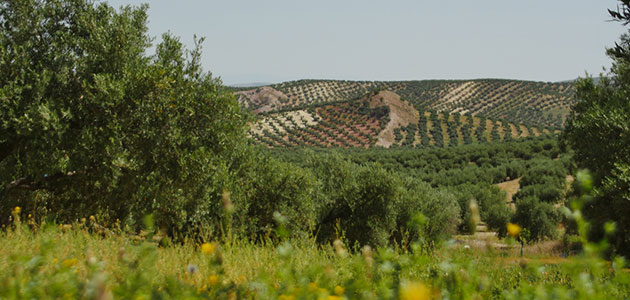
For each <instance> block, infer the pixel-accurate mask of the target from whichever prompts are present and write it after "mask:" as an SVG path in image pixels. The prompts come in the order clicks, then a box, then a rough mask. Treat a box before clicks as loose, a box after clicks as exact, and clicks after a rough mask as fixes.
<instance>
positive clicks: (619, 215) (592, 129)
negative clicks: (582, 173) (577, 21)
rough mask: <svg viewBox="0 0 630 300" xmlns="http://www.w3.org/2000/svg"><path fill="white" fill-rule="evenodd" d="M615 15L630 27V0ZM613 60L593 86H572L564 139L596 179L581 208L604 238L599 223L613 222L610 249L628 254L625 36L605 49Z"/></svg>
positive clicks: (629, 92) (629, 64)
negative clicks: (574, 97) (574, 98)
mask: <svg viewBox="0 0 630 300" xmlns="http://www.w3.org/2000/svg"><path fill="white" fill-rule="evenodd" d="M620 3H621V7H620V8H618V10H617V11H612V10H609V13H610V15H611V16H612V18H613V19H614V20H616V21H619V22H621V23H623V24H624V25H628V24H630V0H621V1H620ZM607 54H608V56H609V57H610V58H611V59H612V60H613V65H612V67H611V69H610V74H609V76H608V77H603V78H602V79H601V80H600V81H599V82H598V83H597V84H595V83H594V81H593V80H592V79H591V78H584V79H580V80H579V81H578V82H577V84H576V87H577V94H576V95H577V99H578V101H577V102H576V103H575V105H574V106H573V108H572V112H571V115H570V118H569V119H568V122H567V128H566V132H565V138H566V140H567V141H568V143H569V144H570V145H571V146H572V147H573V148H574V149H575V159H576V161H577V163H578V164H579V166H580V167H584V168H588V169H589V170H590V171H591V172H592V174H593V176H594V179H595V186H596V189H595V193H596V195H595V196H596V197H595V199H594V200H593V201H591V202H590V203H589V204H588V206H587V207H586V208H585V209H584V211H585V214H586V216H587V217H589V219H590V220H591V221H592V222H593V223H594V224H593V225H594V226H593V227H594V228H596V229H600V231H599V232H597V231H596V232H594V235H595V237H600V236H601V234H602V233H603V229H601V228H603V223H604V222H605V221H607V220H613V221H615V222H617V229H618V231H617V233H616V234H615V236H614V237H613V246H614V247H615V248H616V249H617V250H618V251H620V252H622V253H624V254H630V180H629V178H630V100H629V99H630V98H629V96H630V35H628V34H624V35H622V36H621V41H620V42H618V43H616V44H615V47H613V48H611V49H607Z"/></svg>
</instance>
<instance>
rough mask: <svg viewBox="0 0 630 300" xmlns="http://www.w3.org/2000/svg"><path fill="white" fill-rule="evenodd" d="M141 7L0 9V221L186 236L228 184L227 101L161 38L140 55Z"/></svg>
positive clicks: (237, 132) (174, 43)
mask: <svg viewBox="0 0 630 300" xmlns="http://www.w3.org/2000/svg"><path fill="white" fill-rule="evenodd" d="M146 9H147V7H146V6H141V7H139V8H132V7H123V8H121V10H119V11H116V10H114V9H113V8H112V7H110V6H108V5H107V4H104V3H101V4H94V3H93V2H92V1H86V0H66V1H35V0H29V1H2V2H1V3H0V28H1V30H0V70H1V71H0V119H1V120H2V122H1V123H0V149H2V150H0V197H1V199H2V201H0V208H1V209H0V211H2V213H1V214H2V221H3V222H6V220H7V219H8V218H7V217H8V216H7V213H6V212H7V211H8V210H10V208H11V207H14V206H16V205H19V206H22V207H24V208H28V209H29V211H31V212H33V213H34V214H35V215H36V216H38V217H47V218H52V219H56V220H58V221H70V220H76V219H78V218H80V217H85V216H87V215H91V214H94V215H98V214H101V215H103V217H104V218H106V219H109V220H110V221H112V222H113V220H115V219H117V218H118V219H120V220H123V221H126V222H127V223H130V224H133V223H134V222H136V221H137V220H138V219H139V218H141V217H142V216H143V215H145V214H148V213H151V212H154V213H155V214H156V219H157V220H159V222H160V223H162V224H161V225H162V226H164V227H166V228H168V229H169V230H177V231H180V230H181V231H188V230H192V229H193V228H195V227H196V226H197V225H199V224H201V223H203V222H206V220H207V219H208V218H212V217H213V216H215V215H216V211H217V210H218V208H220V203H221V201H220V193H221V190H222V189H223V188H225V187H227V188H230V187H231V186H230V185H231V184H232V183H231V182H235V181H236V178H237V176H235V174H236V173H237V172H238V171H239V166H240V164H241V163H240V162H241V160H242V159H243V156H244V145H245V144H246V143H247V140H246V138H245V135H244V126H245V124H246V120H247V118H246V117H245V116H244V115H243V114H242V113H241V112H240V108H239V107H238V104H237V102H236V100H235V99H234V97H233V96H232V95H231V93H230V92H229V91H227V90H225V89H224V88H222V87H221V85H220V82H219V81H218V80H216V79H213V78H212V77H211V76H210V74H206V73H203V72H202V70H201V67H200V49H199V47H197V48H196V49H193V50H190V51H187V50H185V49H184V48H183V47H182V44H181V43H180V42H179V41H178V39H177V38H174V37H172V36H170V35H167V34H166V35H164V36H162V42H161V43H159V44H157V45H156V47H155V49H156V53H155V55H151V56H147V55H146V54H145V52H146V51H147V49H148V47H149V45H150V43H149V42H150V38H149V36H148V35H147V28H146V22H147V15H146Z"/></svg>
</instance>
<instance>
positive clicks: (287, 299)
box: [278, 294, 295, 300]
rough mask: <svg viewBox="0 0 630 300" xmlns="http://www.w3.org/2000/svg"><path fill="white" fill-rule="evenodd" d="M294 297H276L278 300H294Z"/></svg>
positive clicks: (283, 295)
mask: <svg viewBox="0 0 630 300" xmlns="http://www.w3.org/2000/svg"><path fill="white" fill-rule="evenodd" d="M294 299H295V296H293V295H285V294H282V295H280V296H278V300H294Z"/></svg>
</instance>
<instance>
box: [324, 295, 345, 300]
mask: <svg viewBox="0 0 630 300" xmlns="http://www.w3.org/2000/svg"><path fill="white" fill-rule="evenodd" d="M341 299H343V298H341V297H340V296H335V295H328V297H326V300H341Z"/></svg>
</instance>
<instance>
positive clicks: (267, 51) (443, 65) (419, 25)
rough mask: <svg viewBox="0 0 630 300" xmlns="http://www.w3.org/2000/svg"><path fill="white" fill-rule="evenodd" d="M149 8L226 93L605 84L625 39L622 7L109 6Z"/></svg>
mask: <svg viewBox="0 0 630 300" xmlns="http://www.w3.org/2000/svg"><path fill="white" fill-rule="evenodd" d="M107 2H108V3H109V4H110V5H113V6H115V7H120V6H121V5H139V4H141V3H148V4H149V10H148V15H149V24H148V26H149V34H150V35H151V36H153V37H155V38H156V40H155V41H156V42H158V41H159V40H160V36H161V35H162V33H164V32H167V31H170V32H171V33H172V34H174V35H175V36H178V37H180V38H181V41H182V42H183V43H184V44H185V45H187V46H188V47H190V48H191V47H192V45H193V36H194V35H197V36H203V37H205V38H206V40H205V42H204V44H203V57H202V64H203V67H204V70H205V71H209V72H211V73H212V74H213V76H219V77H221V79H222V80H223V83H224V84H228V85H231V84H245V83H255V82H267V83H275V82H281V81H288V80H297V79H344V80H423V79H476V78H506V79H521V80H535V81H553V82H555V81H563V80H570V79H574V78H577V77H578V76H584V75H585V73H589V74H592V75H598V74H599V73H601V72H602V68H603V67H610V64H611V62H610V59H609V58H608V57H607V56H606V54H605V49H606V47H611V46H613V45H614V42H615V41H617V40H619V36H620V35H621V34H622V33H624V32H626V31H627V28H624V27H623V26H622V25H621V24H620V23H617V22H610V16H609V15H608V13H607V9H609V8H613V9H615V8H616V7H617V3H618V2H617V1H616V0H527V1H522V0H521V1H518V0H475V1H471V0H459V1H454V0H451V1H445V0H433V1H425V0H389V1H384V0H381V1H375V0H336V1H332V0H317V1H304V0H265V1H261V0H231V1H213V0H210V1H208V0H205V1H202V0H179V1H172V0H152V1H146V0H145V1H137V0H109V1H107Z"/></svg>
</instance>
